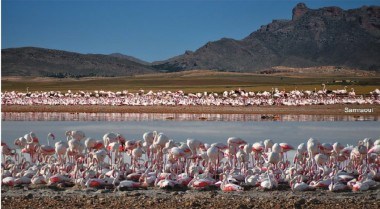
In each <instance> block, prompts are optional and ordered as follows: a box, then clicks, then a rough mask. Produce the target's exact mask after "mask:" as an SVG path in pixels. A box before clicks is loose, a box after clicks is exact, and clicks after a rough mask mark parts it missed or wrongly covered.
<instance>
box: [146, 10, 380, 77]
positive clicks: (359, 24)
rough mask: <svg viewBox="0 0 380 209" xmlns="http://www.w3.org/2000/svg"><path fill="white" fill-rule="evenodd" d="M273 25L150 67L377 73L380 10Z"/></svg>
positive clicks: (312, 15)
mask: <svg viewBox="0 0 380 209" xmlns="http://www.w3.org/2000/svg"><path fill="white" fill-rule="evenodd" d="M292 14H293V15H292V20H274V21H273V22H272V23H270V24H268V25H264V26H262V27H261V28H260V29H259V30H257V31H255V32H253V33H251V34H250V35H249V36H247V37H246V38H244V39H243V40H234V39H227V38H222V39H221V40H218V41H214V42H208V43H207V44H206V45H204V46H202V47H201V48H199V49H198V50H196V51H195V52H186V53H185V54H183V55H180V56H177V57H176V58H172V59H169V60H167V61H161V62H155V63H153V67H155V68H156V69H158V70H165V71H181V70H190V69H216V70H221V71H239V72H254V71H261V70H265V69H270V68H271V67H274V66H288V67H313V66H326V65H330V66H331V65H333V66H340V67H349V68H359V69H363V70H376V71H379V70H380V59H379V57H380V7H379V6H370V7H368V6H363V7H361V8H358V9H351V10H343V9H341V8H338V7H325V8H320V9H309V8H308V7H307V6H306V5H305V4H304V3H299V4H297V5H296V7H295V8H294V9H293V11H292Z"/></svg>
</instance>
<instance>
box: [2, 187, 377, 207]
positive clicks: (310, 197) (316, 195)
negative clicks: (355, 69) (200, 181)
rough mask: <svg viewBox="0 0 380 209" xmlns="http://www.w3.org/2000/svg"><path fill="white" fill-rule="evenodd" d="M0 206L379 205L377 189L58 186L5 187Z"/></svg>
mask: <svg viewBox="0 0 380 209" xmlns="http://www.w3.org/2000/svg"><path fill="white" fill-rule="evenodd" d="M1 196H2V200H1V206H2V207H1V208H4V209H6V208H10V209H11V208H12V209H15V208H160V209H164V208H230V209H235V208H264V209H265V208H271V209H277V208H322V209H323V208H355V209H358V208H380V188H379V187H378V188H376V189H374V190H368V191H364V192H351V191H347V192H340V193H333V192H330V191H328V190H317V191H308V192H292V191H291V190H290V189H282V190H281V191H278V190H275V191H263V190H262V189H260V188H250V189H247V190H246V191H244V192H239V193H237V192H230V193H226V192H222V191H220V190H213V191H196V190H184V191H167V190H161V189H156V188H149V189H147V190H134V191H114V190H113V189H109V190H108V189H99V190H95V189H86V190H81V189H79V188H75V187H73V188H65V189H59V188H57V187H47V186H45V187H42V188H28V189H26V188H23V187H18V188H17V187H14V188H13V187H12V188H9V187H5V186H3V188H2V192H1Z"/></svg>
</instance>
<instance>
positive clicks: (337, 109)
mask: <svg viewBox="0 0 380 209" xmlns="http://www.w3.org/2000/svg"><path fill="white" fill-rule="evenodd" d="M379 107H380V105H312V106H296V107H293V106H291V107H289V106H247V107H233V106H97V105H92V106H90V105H83V106H48V105H39V106H38V105H34V106H20V105H2V106H1V111H2V112H73V113H80V112H86V113H213V114H289V115H358V116H359V115H380V109H379ZM345 108H349V109H373V111H372V112H368V113H357V112H356V113H355V112H351V113H348V112H345Z"/></svg>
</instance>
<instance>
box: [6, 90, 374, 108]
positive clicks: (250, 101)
mask: <svg viewBox="0 0 380 209" xmlns="http://www.w3.org/2000/svg"><path fill="white" fill-rule="evenodd" d="M346 88H347V87H345V88H344V89H341V90H334V91H330V90H326V88H325V86H324V85H323V89H322V90H319V91H317V90H316V89H315V90H314V91H309V90H307V91H299V90H293V91H290V92H286V91H284V90H283V91H280V90H278V89H277V88H273V89H272V91H271V92H268V91H264V92H256V93H255V92H246V91H244V90H241V89H238V90H231V91H224V92H223V94H221V95H220V94H218V93H212V92H211V93H210V92H202V93H188V94H185V93H184V92H183V91H181V90H180V91H176V92H171V91H158V92H153V91H149V92H147V93H145V91H144V90H140V91H139V92H138V93H129V92H128V91H127V90H124V91H120V92H112V91H94V92H85V91H78V92H76V93H73V92H71V91H70V90H68V91H67V92H66V93H62V92H60V91H48V92H33V93H32V92H26V93H22V92H15V91H12V92H4V93H3V92H2V93H1V104H2V105H112V106H121V105H129V106H159V105H163V106H178V105H179V106H180V105H205V106H223V105H229V106H250V105H256V106H259V105H286V106H303V105H328V104H380V90H379V89H375V90H374V91H372V92H369V95H368V96H365V95H356V93H355V91H354V89H352V90H351V91H350V92H348V91H347V90H346Z"/></svg>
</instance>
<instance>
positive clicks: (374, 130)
mask: <svg viewBox="0 0 380 209" xmlns="http://www.w3.org/2000/svg"><path fill="white" fill-rule="evenodd" d="M112 114H114V113H112ZM119 114H120V113H116V115H119ZM17 115H18V117H17V118H16V119H14V118H13V119H12V118H7V117H5V114H2V116H3V117H2V124H1V128H2V131H1V137H2V141H3V142H6V143H13V141H14V139H16V138H18V137H21V136H23V135H24V134H26V133H29V132H30V131H33V132H35V133H36V134H37V136H38V137H39V138H40V143H43V144H46V136H47V134H48V133H49V132H52V133H54V134H55V135H56V140H65V139H66V138H65V135H64V133H65V131H67V130H82V131H84V132H85V134H86V136H87V137H93V138H96V139H101V138H102V137H103V135H104V134H105V133H107V132H116V133H121V134H123V135H124V136H125V137H126V139H127V140H131V139H136V140H138V139H142V135H143V133H144V132H147V131H154V130H156V131H158V132H163V133H165V134H166V135H167V136H168V137H169V138H171V139H174V140H175V141H186V139H187V138H195V139H200V140H202V141H204V142H205V143H214V142H226V140H227V138H228V137H231V136H237V137H240V138H242V139H244V140H246V141H247V142H249V143H253V142H257V141H263V140H265V139H272V140H274V141H275V142H287V143H290V144H292V145H293V146H296V145H298V144H300V143H302V142H306V141H307V140H308V139H309V138H310V137H312V138H316V139H319V140H320V141H321V142H330V143H333V142H336V141H338V142H341V143H343V144H356V142H357V141H358V140H360V139H364V138H368V137H370V138H373V139H377V138H380V126H379V125H380V123H379V122H377V121H350V120H348V121H347V120H344V119H345V118H336V117H333V119H334V120H335V121H330V120H324V121H318V120H317V121H315V120H314V118H313V117H304V118H303V120H300V121H302V122H300V121H298V120H297V121H293V120H282V121H268V120H264V121H263V120H261V117H260V119H259V117H258V116H255V117H253V116H250V115H248V116H247V115H239V114H234V115H227V116H226V115H218V114H208V116H209V117H208V118H218V119H220V120H211V121H200V120H199V119H198V120H196V118H197V117H198V115H197V116H193V120H188V116H189V115H193V114H187V116H183V115H182V116H181V115H179V114H177V117H178V118H187V119H186V120H180V119H179V120H178V119H175V118H174V119H172V118H171V119H170V120H168V119H166V118H167V117H169V116H167V115H164V116H162V114H146V115H145V116H144V115H143V114H140V115H138V114H134V115H133V117H132V116H131V115H128V117H119V119H117V118H116V119H115V118H112V115H109V114H108V115H101V117H95V119H93V120H88V117H90V115H91V114H88V115H87V116H86V117H82V118H79V119H78V120H67V118H66V117H67V114H63V115H62V114H56V115H54V117H53V119H54V120H52V119H51V118H50V119H47V118H45V120H40V119H43V117H42V116H41V115H39V116H38V114H37V116H38V117H36V114H30V113H26V114H24V115H22V114H17ZM69 115H71V114H69ZM45 116H46V115H45ZM136 116H137V117H136ZM41 117H42V118H41ZM203 117H204V116H203ZM294 117H297V118H299V116H294ZM20 118H22V119H23V120H20ZM120 118H128V119H129V120H120ZM288 118H290V116H288ZM46 119H47V120H46ZM106 119H108V120H106ZM112 119H115V120H116V121H113V120H112ZM223 119H224V120H225V121H223ZM336 120H339V121H336Z"/></svg>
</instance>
